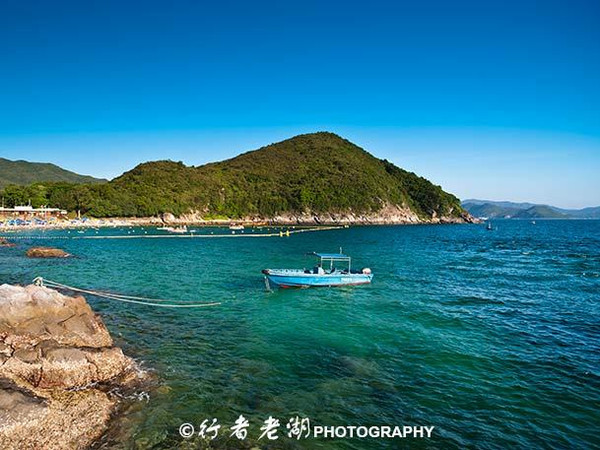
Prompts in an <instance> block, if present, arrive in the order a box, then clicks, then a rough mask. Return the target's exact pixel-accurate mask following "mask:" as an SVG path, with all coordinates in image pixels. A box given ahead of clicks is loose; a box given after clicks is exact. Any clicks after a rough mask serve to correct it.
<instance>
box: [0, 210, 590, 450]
mask: <svg viewBox="0 0 600 450" xmlns="http://www.w3.org/2000/svg"><path fill="white" fill-rule="evenodd" d="M495 225H496V226H497V229H496V230H494V231H486V230H485V228H484V226H482V225H457V226H450V225H448V226H397V227H355V228H349V229H342V230H332V231H322V232H317V233H305V234H297V235H292V236H290V237H288V238H279V237H274V238H258V239H256V238H252V239H251V238H234V239H146V240H143V239H121V240H119V239H114V240H111V239H106V240H104V239H101V240H86V239H72V237H73V236H76V237H82V236H85V235H92V234H95V231H92V230H90V231H86V232H85V234H75V233H74V232H71V233H69V234H67V233H66V232H65V231H53V232H46V233H44V234H43V236H44V237H58V238H61V239H56V240H46V239H43V240H42V239H36V238H27V239H19V240H18V244H19V245H18V246H17V247H16V248H9V249H0V281H1V282H10V283H21V284H24V283H28V282H30V281H31V280H32V279H33V278H34V277H35V276H38V275H41V276H44V277H46V278H49V279H52V280H56V281H60V282H62V283H66V284H71V285H74V286H80V287H88V288H95V289H104V290H111V291H115V292H119V293H123V294H130V295H141V296H148V297H158V298H172V299H176V300H196V301H220V302H223V303H222V305H221V306H218V307H215V308H204V309H200V310H165V309H153V308H149V307H145V306H136V305H125V304H120V303H113V302H111V301H108V300H102V299H98V298H93V297H88V300H89V301H90V303H91V304H92V306H93V307H94V308H95V310H96V311H98V312H99V313H100V314H101V315H102V317H103V318H104V321H105V322H106V324H107V326H108V328H109V329H110V331H111V332H112V334H113V336H114V337H115V340H116V343H117V345H120V346H122V347H123V348H124V350H125V352H126V353H127V354H129V355H131V356H133V357H135V358H136V359H138V360H139V361H142V362H143V364H144V366H145V367H148V368H151V369H153V370H155V371H156V374H157V376H158V378H159V380H160V385H161V387H160V388H159V389H158V390H155V391H153V392H151V395H150V400H149V401H148V402H146V401H134V402H132V403H131V404H130V405H129V407H128V408H127V410H126V411H125V415H124V416H123V417H121V418H119V419H118V420H116V421H115V424H114V429H113V430H111V433H109V435H108V436H107V438H106V440H105V441H104V443H103V444H102V447H103V448H123V447H126V448H173V447H181V448H194V445H196V444H192V443H191V442H190V441H185V440H184V439H182V438H181V437H180V436H179V433H178V428H179V425H180V424H181V423H182V422H190V423H192V424H194V425H195V426H196V428H198V426H199V424H200V423H201V422H202V421H203V420H204V419H212V418H213V417H216V418H218V419H219V423H220V424H222V425H223V427H230V426H231V425H233V423H234V421H235V419H237V417H238V416H239V415H240V414H243V415H244V416H245V417H246V418H248V419H249V421H250V428H249V433H248V439H253V441H254V443H255V441H256V438H258V436H259V435H260V431H259V427H260V425H262V421H263V420H264V419H266V418H267V417H268V416H273V417H276V418H279V419H280V422H281V427H280V430H279V436H280V438H279V440H278V441H275V442H265V441H264V440H261V441H259V442H258V444H259V445H261V446H262V445H263V444H268V445H269V446H270V448H357V449H359V448H398V447H410V448H412V447H416V448H464V447H479V448H507V447H520V448H549V447H554V448H590V447H593V446H599V445H600V437H599V436H598V424H600V221H538V222H537V225H532V224H531V223H529V222H520V221H498V222H497V223H496V224H495ZM148 230H149V229H146V230H140V229H135V230H133V234H135V233H143V232H144V231H148ZM211 231H213V232H215V230H210V229H202V230H200V232H202V233H209V232H211ZM246 231H247V232H250V231H248V230H246ZM149 232H150V233H152V232H153V231H152V230H151V229H150V231H149ZM216 232H217V233H218V232H219V231H216ZM115 233H116V234H127V233H129V234H131V233H132V230H112V229H111V230H101V231H99V234H100V235H102V234H115ZM33 234H35V235H42V234H41V233H40V232H30V233H29V235H33ZM18 236H21V237H23V236H24V233H21V234H19V235H18ZM62 238H65V239H62ZM32 244H39V245H53V246H58V247H61V248H64V249H66V250H67V251H69V252H71V253H73V254H74V255H75V256H76V257H75V258H72V259H66V260H29V259H27V258H25V257H24V256H23V251H24V249H25V248H26V247H28V246H30V245H32ZM340 246H342V247H343V249H344V252H346V253H348V254H350V255H351V256H353V257H354V261H355V266H356V267H364V266H368V267H370V268H371V269H372V270H373V272H374V274H375V278H374V282H373V284H372V285H370V286H363V287H356V288H342V289H340V288H323V289H307V290H280V291H275V292H268V291H266V290H265V286H264V283H263V278H262V275H261V273H260V271H261V269H263V268H266V267H271V268H275V267H308V266H309V265H310V264H311V261H310V260H309V259H306V257H304V256H303V254H304V253H305V252H307V251H313V250H317V251H330V252H335V251H337V250H338V248H339V247H340ZM296 415H298V416H300V417H308V418H310V421H311V425H313V426H314V425H317V424H320V425H428V426H435V430H434V432H433V437H432V438H431V439H428V440H427V439H425V440H418V439H416V440H415V439H407V440H395V441H390V440H381V439H351V440H315V439H310V440H300V441H296V440H292V439H289V438H288V437H287V436H286V432H287V430H286V428H285V425H286V424H287V422H288V420H289V418H290V417H292V416H296ZM225 434H227V435H229V432H228V430H222V432H221V435H225ZM196 442H197V441H196ZM246 443H247V441H246ZM214 444H215V443H213V445H214ZM247 444H248V443H247ZM219 445H220V446H224V447H229V448H231V447H233V446H235V445H241V444H240V443H239V442H238V441H235V440H228V441H219V442H218V443H217V446H219ZM248 445H250V444H248Z"/></svg>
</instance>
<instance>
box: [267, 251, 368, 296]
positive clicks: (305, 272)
mask: <svg viewBox="0 0 600 450" xmlns="http://www.w3.org/2000/svg"><path fill="white" fill-rule="evenodd" d="M310 254H311V255H313V256H315V257H317V258H318V263H317V265H316V266H315V267H314V268H313V269H264V270H263V271H262V273H263V274H265V284H266V285H267V288H269V287H270V283H273V284H274V285H276V286H279V287H282V288H291V287H301V288H304V287H311V286H319V287H332V286H354V285H358V284H368V283H370V282H371V280H372V279H373V274H372V273H371V269H369V268H364V269H361V270H351V264H352V260H351V258H350V257H349V256H347V255H344V254H342V253H310ZM337 263H340V264H341V265H342V268H338V267H335V264H337ZM326 266H328V267H327V268H325V267H326Z"/></svg>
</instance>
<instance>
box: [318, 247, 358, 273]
mask: <svg viewBox="0 0 600 450" xmlns="http://www.w3.org/2000/svg"><path fill="white" fill-rule="evenodd" d="M309 255H313V256H316V257H317V258H319V260H320V263H321V267H324V265H325V263H329V270H331V269H333V263H334V262H344V263H348V272H350V269H351V264H352V258H351V257H349V256H348V255H344V254H343V253H317V252H312V253H309Z"/></svg>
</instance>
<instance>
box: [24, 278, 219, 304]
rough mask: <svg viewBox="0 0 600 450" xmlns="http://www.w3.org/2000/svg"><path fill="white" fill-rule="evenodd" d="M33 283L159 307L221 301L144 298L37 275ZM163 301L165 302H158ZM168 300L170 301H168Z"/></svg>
mask: <svg viewBox="0 0 600 450" xmlns="http://www.w3.org/2000/svg"><path fill="white" fill-rule="evenodd" d="M33 283H34V284H35V285H37V286H47V287H51V288H56V289H65V290H69V291H73V292H81V293H83V294H90V295H93V296H95V297H102V298H106V299H109V300H116V301H119V302H124V303H135V304H138V305H145V306H156V307H161V308H204V307H207V306H217V305H220V304H221V302H212V303H183V302H173V301H171V300H162V299H156V298H146V297H134V296H131V295H120V294H113V293H110V292H102V291H94V290H90V289H81V288H76V287H73V286H68V285H66V284H62V283H58V282H56V281H52V280H48V279H46V278H42V277H37V278H35V279H34V280H33ZM160 302H165V303H160ZM168 302H170V303H168Z"/></svg>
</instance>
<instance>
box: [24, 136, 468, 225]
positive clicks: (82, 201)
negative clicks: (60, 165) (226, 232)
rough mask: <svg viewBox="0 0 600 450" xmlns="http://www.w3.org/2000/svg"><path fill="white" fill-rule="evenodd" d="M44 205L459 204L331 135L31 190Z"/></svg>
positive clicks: (89, 209)
mask: <svg viewBox="0 0 600 450" xmlns="http://www.w3.org/2000/svg"><path fill="white" fill-rule="evenodd" d="M29 189H34V190H35V189H37V190H38V191H40V192H42V191H44V194H43V195H42V198H45V199H47V201H48V203H50V204H53V205H56V206H60V207H62V208H66V209H70V210H73V209H81V210H82V212H86V213H88V214H90V215H93V216H140V217H141V216H154V215H157V214H161V213H165V212H171V213H173V214H175V215H178V214H183V213H186V212H189V211H199V212H200V213H201V214H203V215H204V216H206V217H214V216H227V217H231V218H238V217H246V216H261V217H271V216H274V215H276V214H281V213H286V212H311V213H315V214H318V213H326V212H332V213H338V212H348V211H352V212H355V213H373V212H377V211H378V210H380V209H381V208H382V207H383V206H384V205H388V204H392V205H401V206H402V205H405V206H408V207H410V208H411V209H412V210H413V211H415V212H416V213H417V214H418V215H419V216H420V217H422V218H425V219H426V218H430V217H432V215H434V214H435V215H437V216H455V217H457V216H459V215H460V214H462V213H463V212H464V211H463V209H462V208H461V206H460V201H459V200H458V199H457V198H456V197H454V196H453V195H451V194H448V193H446V192H444V191H443V190H442V189H441V188H440V187H439V186H436V185H433V184H432V183H430V182H429V181H427V180H425V179H424V178H421V177H419V176H417V175H415V174H414V173H411V172H407V171H405V170H402V169H400V168H398V167H396V166H394V165H393V164H391V163H389V162H387V161H385V160H380V159H377V158H375V157H374V156H372V155H370V154H369V153H367V152H366V151H365V150H363V149H361V148H360V147H358V146H356V145H354V144H352V143H351V142H349V141H347V140H345V139H343V138H341V137H339V136H337V135H335V134H332V133H325V132H322V133H313V134H306V135H301V136H296V137H294V138H291V139H288V140H285V141H283V142H279V143H276V144H272V145H269V146H266V147H263V148H261V149H259V150H255V151H252V152H248V153H244V154H242V155H239V156H237V157H236V158H233V159H229V160H226V161H222V162H218V163H211V164H207V165H204V166H199V167H188V166H185V165H183V164H182V163H177V162H172V161H157V162H148V163H144V164H140V165H139V166H137V167H135V168H134V169H133V170H131V171H129V172H126V173H124V174H123V175H121V176H120V177H118V178H116V179H114V180H112V181H110V182H109V183H105V184H102V185H90V186H67V185H43V186H40V185H38V186H37V187H36V186H30V187H29Z"/></svg>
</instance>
